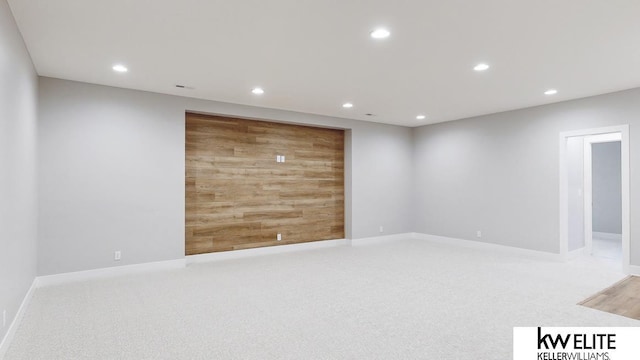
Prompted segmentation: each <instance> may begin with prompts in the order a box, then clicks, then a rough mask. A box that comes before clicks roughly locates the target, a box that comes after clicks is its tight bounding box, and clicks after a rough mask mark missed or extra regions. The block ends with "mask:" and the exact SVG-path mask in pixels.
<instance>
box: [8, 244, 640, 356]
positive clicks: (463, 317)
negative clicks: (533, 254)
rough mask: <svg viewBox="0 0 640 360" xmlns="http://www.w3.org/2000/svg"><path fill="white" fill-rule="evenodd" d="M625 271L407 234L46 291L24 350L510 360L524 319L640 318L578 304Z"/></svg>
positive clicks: (17, 347)
mask: <svg viewBox="0 0 640 360" xmlns="http://www.w3.org/2000/svg"><path fill="white" fill-rule="evenodd" d="M622 278H624V275H623V274H622V273H621V272H620V271H619V270H617V267H615V266H612V265H611V263H609V262H606V260H598V259H595V258H581V259H577V260H573V261H570V262H568V263H560V262H553V261H544V260H537V259H533V258H527V257H524V256H518V255H513V254H511V253H509V252H506V251H502V250H489V249H482V250H478V249H473V248H469V247H463V246H457V245H456V246H454V245H442V244H436V243H431V242H427V241H425V240H413V239H407V240H406V241H395V242H387V243H379V244H367V245H361V246H353V247H347V246H342V247H335V248H327V249H319V250H310V251H304V252H296V253H287V254H278V255H266V256H260V257H253V258H246V259H238V260H227V261H219V262H214V263H208V264H198V265H191V266H189V267H187V268H186V269H181V270H174V271H166V272H158V273H153V274H145V275H135V276H126V277H119V278H112V279H102V280H94V281H88V282H84V283H75V284H66V285H61V286H55V287H48V288H41V289H38V290H37V291H36V293H35V294H34V297H33V299H32V302H31V305H30V306H29V308H28V310H27V312H26V315H25V318H24V320H23V322H22V324H21V326H20V328H19V329H18V331H17V334H16V337H15V340H14V342H13V343H12V345H11V347H10V348H9V350H8V352H7V355H6V360H16V359H29V360H36V359H136V360H140V359H260V360H264V359H440V360H446V359H452V360H454V359H455V360H458V359H475V360H482V359H509V358H511V357H512V331H513V327H514V326H640V321H637V320H632V319H628V318H625V317H621V316H617V315H612V314H608V313H604V312H601V311H597V310H593V309H589V308H586V307H583V306H579V305H576V304H577V303H578V302H580V301H581V300H584V299H585V298H586V297H588V296H589V295H591V294H594V293H595V292H597V291H599V290H601V289H603V288H605V287H607V286H609V285H611V284H613V283H615V282H616V281H619V280H620V279H622Z"/></svg>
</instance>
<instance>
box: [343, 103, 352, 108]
mask: <svg viewBox="0 0 640 360" xmlns="http://www.w3.org/2000/svg"><path fill="white" fill-rule="evenodd" d="M342 107H343V108H345V109H351V108H352V107H353V104H352V103H344V104H342Z"/></svg>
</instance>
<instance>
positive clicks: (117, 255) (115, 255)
mask: <svg viewBox="0 0 640 360" xmlns="http://www.w3.org/2000/svg"><path fill="white" fill-rule="evenodd" d="M120 259H122V253H121V252H120V250H118V251H115V252H114V253H113V260H114V261H120Z"/></svg>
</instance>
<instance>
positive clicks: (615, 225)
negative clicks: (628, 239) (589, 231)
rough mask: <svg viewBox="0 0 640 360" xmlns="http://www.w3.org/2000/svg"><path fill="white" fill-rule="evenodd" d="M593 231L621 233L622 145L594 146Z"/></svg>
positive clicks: (604, 144)
mask: <svg viewBox="0 0 640 360" xmlns="http://www.w3.org/2000/svg"><path fill="white" fill-rule="evenodd" d="M591 162H592V179H593V182H592V184H593V231H597V232H604V233H611V234H621V233H622V175H621V158H620V141H615V142H607V143H595V144H593V145H592V146H591Z"/></svg>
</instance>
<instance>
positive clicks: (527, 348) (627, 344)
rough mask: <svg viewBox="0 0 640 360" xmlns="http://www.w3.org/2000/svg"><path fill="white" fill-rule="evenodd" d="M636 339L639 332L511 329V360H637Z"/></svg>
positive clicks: (580, 329) (624, 330)
mask: <svg viewBox="0 0 640 360" xmlns="http://www.w3.org/2000/svg"><path fill="white" fill-rule="evenodd" d="M637 339H640V328H542V327H537V328H533V327H531V328H514V329H513V358H514V360H526V359H532V360H536V359H537V360H626V359H636V360H637V359H638V357H637V354H639V353H640V344H639V342H638V340H637ZM634 355H635V356H634Z"/></svg>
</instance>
